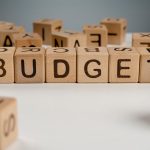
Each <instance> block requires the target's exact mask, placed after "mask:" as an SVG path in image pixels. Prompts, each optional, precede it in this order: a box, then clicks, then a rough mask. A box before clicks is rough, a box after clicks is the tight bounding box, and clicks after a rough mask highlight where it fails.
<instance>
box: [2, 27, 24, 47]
mask: <svg viewBox="0 0 150 150" xmlns="http://www.w3.org/2000/svg"><path fill="white" fill-rule="evenodd" d="M23 32H25V30H24V27H22V26H3V27H0V47H12V46H14V40H13V34H16V33H23Z"/></svg>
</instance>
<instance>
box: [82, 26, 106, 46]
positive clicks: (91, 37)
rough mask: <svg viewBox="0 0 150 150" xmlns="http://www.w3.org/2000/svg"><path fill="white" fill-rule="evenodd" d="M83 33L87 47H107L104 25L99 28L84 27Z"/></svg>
mask: <svg viewBox="0 0 150 150" xmlns="http://www.w3.org/2000/svg"><path fill="white" fill-rule="evenodd" d="M83 32H84V33H85V34H86V35H87V46H88V47H102V46H105V47H106V46H107V43H108V31H107V28H106V27H105V26H104V25H100V26H91V25H85V26H84V27H83Z"/></svg>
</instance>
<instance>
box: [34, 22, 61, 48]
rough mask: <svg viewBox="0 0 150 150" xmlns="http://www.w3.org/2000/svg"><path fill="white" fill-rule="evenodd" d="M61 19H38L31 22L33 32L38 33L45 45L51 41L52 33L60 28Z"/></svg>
mask: <svg viewBox="0 0 150 150" xmlns="http://www.w3.org/2000/svg"><path fill="white" fill-rule="evenodd" d="M62 26H63V22H62V20H55V19H40V20H37V21H35V22H34V23H33V32H35V33H38V34H39V35H40V36H41V37H42V40H43V43H44V44H46V45H51V43H52V33H53V32H59V31H60V30H61V29H62Z"/></svg>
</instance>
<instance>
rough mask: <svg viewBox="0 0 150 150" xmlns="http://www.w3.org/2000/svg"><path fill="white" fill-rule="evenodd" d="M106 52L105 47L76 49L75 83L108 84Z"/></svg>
mask: <svg viewBox="0 0 150 150" xmlns="http://www.w3.org/2000/svg"><path fill="white" fill-rule="evenodd" d="M108 57H109V56H108V51H107V48H106V47H99V48H82V47H81V48H78V49H77V68H78V69H77V82H79V83H82V82H83V83H90V82H91V83H92V82H93V83H94V82H95V83H100V82H103V83H104V82H108Z"/></svg>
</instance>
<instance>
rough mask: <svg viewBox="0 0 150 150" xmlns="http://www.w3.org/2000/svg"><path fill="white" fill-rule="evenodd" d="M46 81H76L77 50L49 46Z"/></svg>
mask: <svg viewBox="0 0 150 150" xmlns="http://www.w3.org/2000/svg"><path fill="white" fill-rule="evenodd" d="M46 82H57V83H59V82H63V83H69V82H71V83H73V82H76V50H75V49H74V48H52V47H50V48H48V49H47V51H46Z"/></svg>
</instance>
